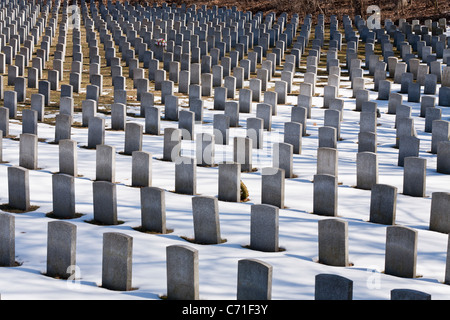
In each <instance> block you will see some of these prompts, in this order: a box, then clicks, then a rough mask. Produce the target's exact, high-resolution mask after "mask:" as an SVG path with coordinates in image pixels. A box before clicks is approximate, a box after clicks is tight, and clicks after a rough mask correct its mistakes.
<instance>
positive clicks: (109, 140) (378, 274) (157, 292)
mask: <svg viewBox="0 0 450 320" xmlns="http://www.w3.org/2000/svg"><path fill="white" fill-rule="evenodd" d="M301 81H303V75H302V74H300V73H298V74H297V75H296V77H295V80H294V90H295V89H297V88H298V85H299V83H300V82H301ZM325 83H326V82H325ZM342 84H343V87H344V88H341V89H340V91H339V95H340V97H341V98H342V99H345V111H344V121H343V123H342V129H341V132H342V138H343V140H342V141H339V143H338V150H339V182H341V183H342V184H341V185H339V187H338V194H339V199H338V214H339V217H338V218H339V219H343V220H345V221H347V222H348V237H349V243H348V249H349V260H350V261H351V262H352V264H353V265H352V266H351V267H332V266H326V265H323V264H320V263H317V262H316V258H317V255H318V242H317V240H318V238H317V235H318V221H319V220H321V219H324V218H326V217H322V216H318V215H314V214H311V212H312V200H313V183H312V182H311V181H312V177H313V175H314V174H315V170H316V153H317V144H318V137H317V134H318V128H319V127H321V126H322V125H323V118H324V109H322V108H320V107H321V106H322V103H323V97H321V96H318V97H314V99H313V105H314V107H313V109H312V117H311V119H308V124H307V133H308V134H309V136H307V137H304V138H303V149H302V154H301V155H294V173H295V174H296V175H297V177H296V178H293V179H287V180H286V196H285V205H286V207H287V208H286V209H281V210H280V212H279V244H280V246H281V247H282V248H284V249H285V250H284V251H281V252H275V253H265V252H259V251H254V250H250V249H248V248H245V246H246V245H248V244H249V237H250V219H249V218H250V206H251V205H252V204H259V203H261V202H260V189H261V175H260V170H258V171H256V172H253V173H243V174H242V180H243V181H244V183H245V184H246V185H247V187H248V189H249V193H250V201H248V202H245V203H227V202H222V201H220V202H219V210H220V228H221V234H222V238H225V239H226V240H227V241H226V242H224V243H222V244H218V245H198V244H194V243H191V242H187V241H186V240H184V239H183V238H182V237H188V238H189V237H191V238H192V237H193V220H192V211H191V198H192V196H189V195H180V194H175V193H174V192H173V190H174V164H173V163H169V162H163V161H159V160H158V158H161V156H162V143H163V142H162V140H163V136H162V135H160V136H151V135H144V143H143V150H144V151H149V152H151V153H152V156H153V161H152V169H153V181H152V183H153V186H157V187H160V188H163V189H165V190H166V210H167V227H168V228H170V229H173V232H172V233H169V234H164V235H157V234H147V233H141V232H139V231H136V230H134V229H133V228H134V227H138V226H140V197H139V189H138V188H133V187H130V179H131V157H130V156H125V155H121V154H119V152H120V151H122V150H123V145H124V132H118V131H106V141H105V144H107V145H112V146H115V147H116V152H117V155H116V180H117V181H118V184H117V199H118V203H117V205H118V218H119V219H120V220H123V222H124V223H123V224H120V225H115V226H98V225H93V224H90V223H87V222H86V221H87V220H90V219H92V218H93V203H92V181H93V179H95V165H94V164H95V150H88V149H85V148H81V146H84V145H86V143H87V130H86V129H82V128H73V129H72V130H73V131H72V139H74V140H76V141H77V142H78V145H79V147H80V148H78V170H79V174H80V175H81V177H78V178H77V179H76V191H75V192H76V201H77V204H76V210H77V212H79V213H82V214H83V216H81V217H79V218H76V219H71V220H69V221H70V222H71V223H73V224H75V225H76V226H77V255H76V264H77V271H78V273H77V279H76V280H74V281H66V280H60V279H54V278H50V277H48V276H46V275H45V272H46V245H47V224H48V223H49V222H50V221H53V219H52V218H49V217H46V214H47V213H49V212H51V211H52V184H51V176H52V173H55V172H58V171H59V167H58V146H57V145H55V144H50V143H48V142H51V141H53V139H54V127H52V126H49V125H46V124H42V123H40V124H39V128H38V135H39V138H42V139H46V142H39V151H38V157H39V160H38V161H39V164H38V165H39V168H40V169H39V170H34V171H30V193H31V204H32V205H36V206H39V208H38V209H37V210H36V211H33V212H28V213H20V214H14V216H15V223H16V260H17V262H19V263H20V266H17V267H3V268H1V269H0V294H1V298H2V299H4V300H8V299H52V300H54V299H159V298H160V296H162V295H164V294H166V290H167V288H166V263H165V254H166V247H167V246H169V245H173V244H185V245H188V246H190V247H193V248H195V249H197V250H198V252H199V290H200V299H203V300H216V299H220V300H228V299H235V298H236V287H237V262H238V260H240V259H244V258H256V259H260V260H262V261H264V262H267V263H269V264H271V265H272V266H273V285H272V299H274V300H311V299H314V277H315V275H317V274H319V273H332V274H337V275H342V276H344V277H347V278H349V279H351V280H353V285H354V289H353V295H354V296H353V298H354V299H371V300H372V299H390V291H391V290H392V289H396V288H408V289H415V290H420V291H423V292H426V293H429V294H431V295H432V299H448V298H449V297H450V286H449V285H446V284H443V279H444V273H445V262H446V256H447V241H448V235H447V234H442V233H438V232H434V231H430V230H429V228H428V224H429V215H430V204H431V193H432V192H435V191H445V192H449V191H450V183H449V182H450V178H449V176H448V175H444V174H438V173H437V172H436V156H435V155H432V154H431V153H429V152H428V151H429V150H430V148H431V134H430V133H425V132H424V118H420V117H418V114H419V109H420V104H419V103H409V102H405V104H407V105H410V106H412V107H413V117H414V123H415V126H416V130H417V133H418V136H419V137H420V139H421V144H420V157H423V158H426V159H427V180H426V182H427V187H426V192H427V196H426V197H424V198H415V197H410V196H405V195H403V194H402V189H403V186H402V183H403V182H402V179H403V168H401V167H398V166H397V156H398V149H395V148H393V147H392V146H393V144H394V143H395V129H394V127H393V124H394V119H395V118H394V117H395V116H394V115H388V114H386V113H385V111H386V110H387V101H378V100H376V97H377V93H376V92H371V100H373V101H376V102H377V103H378V106H379V108H380V110H381V113H382V116H381V118H379V119H378V120H379V124H380V125H379V126H378V128H377V131H378V143H379V145H378V157H379V182H380V183H385V184H390V185H393V186H396V187H397V188H398V192H399V193H398V199H397V216H396V223H397V224H398V225H402V226H408V227H411V228H414V229H415V230H417V231H418V255H417V274H418V275H419V276H418V277H417V278H414V279H406V278H400V277H395V276H390V275H386V274H384V273H383V270H384V257H385V237H386V226H385V225H379V224H374V223H370V222H368V218H369V205H370V191H367V190H360V189H356V188H354V186H355V184H356V164H355V160H356V154H357V133H358V131H359V123H358V122H359V113H358V112H355V111H353V110H354V108H355V104H354V99H351V98H349V97H351V90H350V89H348V88H349V86H348V85H349V83H348V82H347V81H346V78H345V77H343V78H342ZM270 85H273V83H271V84H270ZM367 87H368V88H371V87H372V83H371V82H370V80H368V82H367ZM398 89H399V87H398V85H395V84H393V86H392V91H398ZM317 92H318V93H320V94H321V93H323V87H321V86H318V87H317ZM406 100H407V99H404V101H406ZM295 104H296V96H295V95H292V96H289V99H288V103H287V104H286V105H279V106H278V114H277V115H276V116H274V117H273V131H272V132H265V133H264V139H265V147H264V149H263V150H259V151H255V152H254V153H253V159H254V165H255V166H256V167H257V168H258V169H260V168H262V167H266V166H271V162H272V158H271V154H272V151H271V147H272V143H273V142H276V141H279V140H282V134H283V123H284V122H286V121H289V120H290V109H291V108H292V107H293V105H295ZM205 106H206V107H205V121H206V122H207V123H206V124H203V125H200V124H198V125H196V127H195V130H196V133H199V132H201V131H202V130H203V131H206V132H211V130H212V116H213V114H214V113H216V112H222V111H212V110H210V109H211V108H212V99H209V100H206V101H205ZM134 108H137V107H136V106H129V111H133V109H134ZM255 109H256V108H255V106H254V108H253V111H252V114H241V115H240V117H241V118H240V124H241V125H242V127H240V128H232V129H231V132H230V137H233V136H237V135H244V134H245V126H246V122H245V119H246V118H247V117H249V116H254V113H255ZM136 110H137V109H136ZM442 113H443V119H445V120H449V119H450V109H449V108H445V107H443V108H442ZM101 116H105V115H103V114H101ZM105 118H106V121H107V126H109V121H110V119H109V118H108V116H105ZM128 121H133V122H138V123H142V122H143V119H142V118H129V119H128ZM161 125H162V128H164V127H177V123H176V122H172V121H162V122H161ZM20 133H21V124H20V123H19V122H18V121H16V120H11V123H10V134H11V135H13V136H18V135H19V134H20ZM18 145H19V142H18V141H16V140H12V139H6V138H5V139H3V158H4V160H5V161H7V163H4V164H1V165H0V181H2V183H1V184H0V202H1V203H7V202H8V198H7V191H8V190H7V167H8V166H11V165H18V157H19V148H18ZM182 147H183V151H182V154H183V155H186V156H192V157H193V156H195V143H194V142H192V141H183V142H182ZM231 158H232V144H230V145H228V146H220V145H216V161H217V162H219V161H221V160H225V159H231ZM197 186H198V187H197V188H198V189H197V190H198V194H201V195H208V196H217V192H218V191H217V190H218V169H217V167H212V168H203V167H198V168H197ZM111 231H114V232H121V233H125V234H128V235H130V236H132V237H133V262H132V263H133V270H132V277H133V279H132V286H133V288H134V290H132V291H128V292H116V291H111V290H107V289H105V288H102V287H101V278H102V276H101V270H102V269H101V265H102V236H103V233H105V232H111Z"/></svg>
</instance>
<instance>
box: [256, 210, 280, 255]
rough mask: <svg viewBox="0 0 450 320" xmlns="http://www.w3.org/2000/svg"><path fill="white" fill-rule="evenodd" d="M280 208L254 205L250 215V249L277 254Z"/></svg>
mask: <svg viewBox="0 0 450 320" xmlns="http://www.w3.org/2000/svg"><path fill="white" fill-rule="evenodd" d="M278 211H279V209H278V207H276V206H272V205H268V204H254V205H252V206H251V213H250V248H251V249H253V250H259V251H265V252H276V251H278V250H279V246H278V214H279V213H278Z"/></svg>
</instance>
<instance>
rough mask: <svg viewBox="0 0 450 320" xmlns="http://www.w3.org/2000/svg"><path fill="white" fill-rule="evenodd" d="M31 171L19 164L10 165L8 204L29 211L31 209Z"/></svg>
mask: <svg viewBox="0 0 450 320" xmlns="http://www.w3.org/2000/svg"><path fill="white" fill-rule="evenodd" d="M29 179H30V178H29V171H28V169H26V168H22V167H19V166H11V167H8V199H9V200H8V205H9V206H10V207H12V208H15V209H18V210H22V211H28V210H29V209H30V181H29Z"/></svg>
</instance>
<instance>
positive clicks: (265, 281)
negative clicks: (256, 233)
mask: <svg viewBox="0 0 450 320" xmlns="http://www.w3.org/2000/svg"><path fill="white" fill-rule="evenodd" d="M272 273H273V268H272V266H271V265H270V264H268V263H266V262H263V261H260V260H257V259H241V260H239V261H238V276H237V296H236V298H237V300H270V299H271V298H272Z"/></svg>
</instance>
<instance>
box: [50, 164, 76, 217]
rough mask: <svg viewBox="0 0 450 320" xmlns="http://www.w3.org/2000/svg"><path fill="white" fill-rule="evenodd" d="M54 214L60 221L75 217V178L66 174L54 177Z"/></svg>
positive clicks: (56, 174)
mask: <svg viewBox="0 0 450 320" xmlns="http://www.w3.org/2000/svg"><path fill="white" fill-rule="evenodd" d="M52 195H53V212H52V215H53V216H54V217H56V218H60V219H71V218H74V217H75V178H74V177H73V176H71V175H68V174H64V173H55V174H53V175H52Z"/></svg>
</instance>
